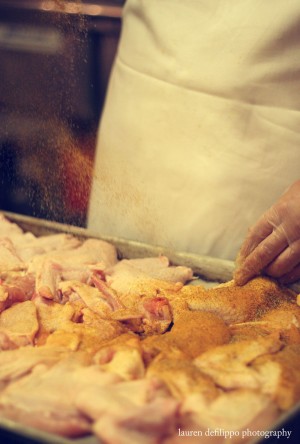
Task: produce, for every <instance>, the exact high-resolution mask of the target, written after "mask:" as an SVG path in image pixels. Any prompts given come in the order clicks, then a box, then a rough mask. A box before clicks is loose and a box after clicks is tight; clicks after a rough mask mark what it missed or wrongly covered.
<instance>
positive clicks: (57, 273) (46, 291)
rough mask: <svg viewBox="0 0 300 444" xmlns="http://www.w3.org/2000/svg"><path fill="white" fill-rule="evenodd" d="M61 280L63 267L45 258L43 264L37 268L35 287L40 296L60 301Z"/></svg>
mask: <svg viewBox="0 0 300 444" xmlns="http://www.w3.org/2000/svg"><path fill="white" fill-rule="evenodd" d="M60 280H61V267H60V265H58V264H55V263H53V262H51V261H50V260H45V261H44V262H43V266H42V267H39V268H38V269H37V270H36V278H35V289H36V294H37V295H38V296H42V297H43V298H46V299H54V300H56V301H58V296H57V288H58V284H59V282H60Z"/></svg>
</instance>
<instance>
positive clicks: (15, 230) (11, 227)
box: [0, 213, 23, 238]
mask: <svg viewBox="0 0 300 444" xmlns="http://www.w3.org/2000/svg"><path fill="white" fill-rule="evenodd" d="M0 233H1V236H2V237H10V238H11V237H14V236H22V235H23V231H22V229H21V228H20V227H19V225H17V224H15V223H14V222H10V221H9V220H8V219H7V218H6V217H5V216H4V215H3V214H1V213H0Z"/></svg>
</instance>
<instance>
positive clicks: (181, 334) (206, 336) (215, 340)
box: [142, 310, 230, 360]
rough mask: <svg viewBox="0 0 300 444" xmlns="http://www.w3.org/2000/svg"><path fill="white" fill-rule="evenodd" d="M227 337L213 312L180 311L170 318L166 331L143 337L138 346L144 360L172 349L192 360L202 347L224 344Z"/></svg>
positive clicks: (202, 349) (203, 348)
mask: <svg viewBox="0 0 300 444" xmlns="http://www.w3.org/2000/svg"><path fill="white" fill-rule="evenodd" d="M187 326H188V328H187ZM229 339H230V332H229V329H228V327H227V326H226V324H225V323H224V321H222V319H221V318H219V317H218V316H216V315H214V314H213V313H206V312H193V311H190V310H183V311H182V312H181V313H180V315H178V316H177V318H176V319H175V320H174V325H173V327H172V329H171V330H170V331H169V332H166V333H165V334H164V335H161V336H153V337H149V338H147V339H145V340H144V341H143V343H142V346H143V349H144V352H145V354H146V359H147V360H149V359H152V358H153V357H155V356H156V355H157V354H159V353H160V352H163V353H164V354H168V351H169V352H171V353H173V352H174V349H175V350H176V349H177V350H180V351H181V352H182V353H183V355H185V357H187V358H190V359H192V358H195V357H197V356H198V355H200V354H201V353H203V352H205V351H206V350H209V349H211V348H214V347H216V346H217V345H221V344H225V343H227V342H228V341H229Z"/></svg>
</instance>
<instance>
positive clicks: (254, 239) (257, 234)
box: [236, 213, 274, 265]
mask: <svg viewBox="0 0 300 444" xmlns="http://www.w3.org/2000/svg"><path fill="white" fill-rule="evenodd" d="M273 230H274V225H272V224H271V223H270V221H269V219H268V213H266V214H264V215H263V216H262V217H261V218H260V219H259V220H258V221H257V222H256V224H255V225H253V226H252V227H251V228H250V229H249V233H248V235H247V236H246V239H245V240H244V242H243V244H242V246H241V248H240V251H239V253H238V256H237V259H236V263H237V265H240V264H242V263H243V262H244V260H245V259H246V258H247V257H248V256H249V255H250V254H251V253H252V251H254V250H255V248H256V247H257V246H258V245H259V244H260V243H261V242H262V241H263V240H264V239H266V238H267V237H268V236H269V235H270V234H271V233H272V231H273Z"/></svg>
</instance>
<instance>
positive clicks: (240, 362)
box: [194, 334, 282, 390]
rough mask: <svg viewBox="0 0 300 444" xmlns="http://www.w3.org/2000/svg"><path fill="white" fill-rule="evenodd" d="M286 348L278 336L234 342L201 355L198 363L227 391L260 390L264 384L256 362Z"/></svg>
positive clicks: (197, 359) (203, 370)
mask: <svg viewBox="0 0 300 444" xmlns="http://www.w3.org/2000/svg"><path fill="white" fill-rule="evenodd" d="M281 348H282V342H281V341H280V339H279V337H278V335H276V334H273V335H268V336H266V337H263V338H258V339H257V340H248V341H240V342H234V343H231V344H225V345H223V346H218V347H215V348H213V349H212V350H208V351H207V352H205V353H203V354H202V355H200V356H198V357H197V358H196V359H195V360H194V363H195V365H196V366H197V367H198V368H199V369H200V370H201V371H202V372H203V373H205V374H206V375H208V376H210V377H211V378H212V379H213V381H214V382H215V383H216V384H217V385H218V386H220V387H222V388H224V389H237V388H252V389H255V390H258V389H260V388H261V386H262V384H263V383H264V379H262V377H261V375H260V374H259V373H258V372H257V371H256V370H255V369H254V368H252V366H251V363H252V361H254V359H256V358H257V357H259V356H261V355H265V354H267V353H276V352H278V351H279V350H280V349H281Z"/></svg>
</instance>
